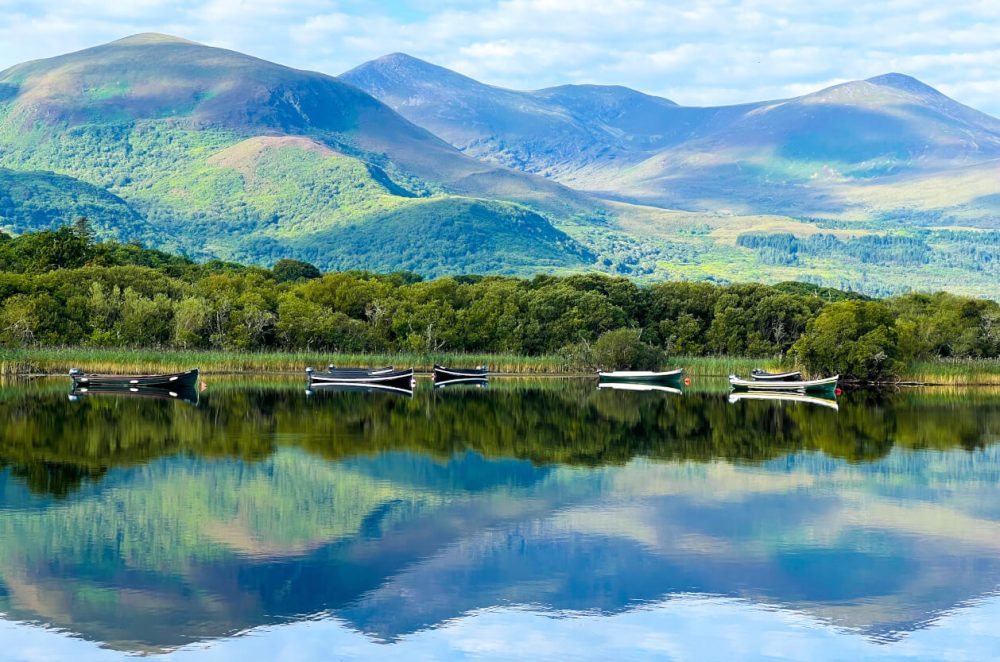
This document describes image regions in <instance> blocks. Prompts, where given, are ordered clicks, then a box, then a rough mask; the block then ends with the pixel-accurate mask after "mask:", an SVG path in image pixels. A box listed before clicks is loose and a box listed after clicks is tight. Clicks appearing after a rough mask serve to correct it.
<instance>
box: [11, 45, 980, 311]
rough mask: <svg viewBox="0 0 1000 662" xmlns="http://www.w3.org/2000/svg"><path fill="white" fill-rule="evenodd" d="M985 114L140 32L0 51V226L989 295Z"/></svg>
mask: <svg viewBox="0 0 1000 662" xmlns="http://www.w3.org/2000/svg"><path fill="white" fill-rule="evenodd" d="M373 95H374V96H373ZM376 97H378V99H377V98H376ZM379 99H381V100H379ZM418 125H419V126H418ZM998 125H1000V121H998V120H996V119H994V118H992V117H989V116H987V115H983V114H982V113H978V112H977V111H975V110H972V109H970V108H967V107H965V106H962V105H961V104H958V103H956V102H954V101H952V100H951V99H948V98H947V97H946V96H944V95H942V94H940V93H939V92H936V91H935V90H933V89H932V88H929V87H927V86H926V85H924V84H922V83H920V82H919V81H916V80H914V79H912V78H908V77H906V76H901V75H898V74H890V75H887V76H882V77H878V78H873V79H870V80H867V81H857V82H853V83H846V84H844V85H840V86H836V87H833V88H829V89H827V90H823V91H820V92H817V93H815V94H810V95H805V96H802V97H798V98H795V99H788V100H782V101H774V102H761V103H752V104H746V105H741V106H726V107H718V108H691V107H685V106H681V105H678V104H676V103H674V102H672V101H670V100H667V99H663V98H659V97H655V96H650V95H646V94H643V93H641V92H637V91H634V90H630V89H628V88H624V87H618V86H598V85H564V86H559V87H553V88H548V89H542V90H535V91H529V92H521V91H514V90H505V89H502V88H498V87H493V86H489V85H484V84H482V83H479V82H477V81H475V80H472V79H470V78H467V77H465V76H461V75H460V74H457V73H455V72H451V71H448V70H447V69H444V68H441V67H436V66H434V65H431V64H428V63H426V62H422V61H420V60H417V59H415V58H411V57H408V56H405V55H399V54H396V55H391V56H386V57H384V58H381V59H379V60H376V61H374V62H370V63H367V64H365V65H362V66H360V67H358V68H357V69H354V70H352V71H350V72H348V73H347V74H345V75H344V77H343V78H339V79H338V78H334V77H332V76H328V75H325V74H321V73H316V72H309V71H301V70H297V69H292V68H289V67H285V66H282V65H279V64H275V63H272V62H267V61H264V60H261V59H258V58H254V57H251V56H249V55H244V54H241V53H236V52H233V51H229V50H224V49H219V48H212V47H208V46H204V45H201V44H197V43H194V42H190V41H186V40H184V39H179V38H176V37H169V36H165V35H156V34H142V35H135V36H132V37H128V38H125V39H122V40H119V41H115V42H111V43H109V44H105V45H103V46H97V47H94V48H89V49H86V50H83V51H79V52H76V53H70V54H67V55H61V56H58V57H53V58H49V59H44V60H38V61H34V62H26V63H23V64H19V65H16V66H14V67H11V68H9V69H7V70H5V71H2V72H0V230H2V231H4V232H8V233H15V234H16V233H20V232H25V231H30V230H37V229H40V228H46V227H53V226H55V225H58V224H60V223H63V222H68V221H70V220H72V219H73V218H74V217H75V216H80V215H85V216H88V217H91V221H92V222H93V227H94V228H95V231H96V232H97V234H98V236H99V237H101V238H115V239H119V240H122V241H133V240H135V241H139V242H141V243H143V244H145V245H147V246H151V247H156V248H160V249H164V250H168V251H173V252H183V253H185V254H187V255H188V256H190V257H193V258H198V259H208V258H213V257H218V258H223V259H230V260H239V261H243V262H250V263H255V264H264V265H269V264H272V263H273V262H274V261H276V260H277V259H279V258H283V257H292V258H299V259H304V260H309V261H311V262H313V263H315V264H316V265H317V266H318V267H320V268H322V269H353V268H368V269H377V270H380V271H394V270H398V269H407V270H412V271H414V272H417V273H420V274H423V275H427V276H438V275H444V274H459V273H508V274H518V275H530V274H534V273H537V272H539V271H545V272H562V271H587V270H600V271H604V272H609V273H615V274H623V275H628V276H631V277H635V278H641V279H646V280H663V279H668V278H669V279H677V278H685V279H710V280H714V281H719V282H734V281H750V280H755V281H765V282H780V281H784V280H805V281H808V282H811V283H815V284H817V285H822V286H832V287H837V288H841V289H854V290H858V291H862V292H865V293H868V294H876V295H884V294H892V293H896V292H899V291H905V290H908V289H910V288H914V287H916V288H922V289H948V290H950V291H953V292H956V293H960V294H969V295H986V296H1000V295H998V294H997V288H996V283H997V280H998V279H1000V232H989V231H990V230H997V229H1000V189H998V186H997V183H996V182H997V181H1000V126H998ZM963 228H964V229H963ZM984 230H985V231H987V232H983V231H984ZM814 235H821V236H819V237H817V238H816V239H815V240H812V239H810V238H811V237H813V236H814ZM807 240H808V241H807Z"/></svg>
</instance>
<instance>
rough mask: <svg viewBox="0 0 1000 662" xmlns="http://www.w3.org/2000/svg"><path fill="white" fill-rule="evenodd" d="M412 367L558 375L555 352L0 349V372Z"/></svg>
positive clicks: (560, 366)
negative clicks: (479, 367) (471, 367)
mask: <svg viewBox="0 0 1000 662" xmlns="http://www.w3.org/2000/svg"><path fill="white" fill-rule="evenodd" d="M330 363H332V364H334V365H339V366H365V367H376V366H384V365H395V366H398V367H410V366H413V367H414V368H416V369H417V370H425V371H429V370H430V369H431V368H432V367H433V366H434V364H435V363H441V364H445V365H448V364H450V365H461V366H468V365H487V366H489V367H490V370H492V371H494V372H500V373H505V372H509V373H519V374H521V373H523V374H563V373H566V372H567V367H566V365H565V361H564V360H563V359H561V358H560V357H557V356H518V355H515V354H457V353H453V354H449V353H440V354H411V353H375V354H336V353H320V352H226V351H210V350H174V349H170V350H155V349H99V348H80V347H55V348H37V349H13V350H2V351H0V374H8V375H9V374H63V373H66V372H67V371H69V369H70V368H79V369H81V370H84V371H87V372H108V373H144V372H175V371H180V370H188V369H190V368H195V367H197V368H200V369H201V370H202V371H203V372H206V373H232V372H296V373H297V372H301V371H303V370H304V369H305V368H306V366H312V367H314V368H324V367H326V366H327V365H328V364H330Z"/></svg>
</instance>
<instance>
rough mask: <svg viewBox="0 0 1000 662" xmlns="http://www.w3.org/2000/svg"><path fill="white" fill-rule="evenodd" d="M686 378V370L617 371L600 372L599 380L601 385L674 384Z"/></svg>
mask: <svg viewBox="0 0 1000 662" xmlns="http://www.w3.org/2000/svg"><path fill="white" fill-rule="evenodd" d="M683 377H684V368H677V369H676V370H668V371H666V372H652V371H649V370H615V371H613V372H598V373H597V380H598V382H599V383H601V384H674V383H676V382H679V381H680V380H681V379H683Z"/></svg>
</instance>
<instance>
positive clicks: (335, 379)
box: [306, 368, 416, 391]
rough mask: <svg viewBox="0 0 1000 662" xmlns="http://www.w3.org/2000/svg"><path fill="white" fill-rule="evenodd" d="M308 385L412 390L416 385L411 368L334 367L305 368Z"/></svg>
mask: <svg viewBox="0 0 1000 662" xmlns="http://www.w3.org/2000/svg"><path fill="white" fill-rule="evenodd" d="M306 375H307V376H308V378H309V387H310V388H312V387H313V386H314V385H317V386H318V385H322V384H341V385H353V386H361V387H367V386H385V387H390V388H398V389H404V390H407V391H409V390H412V389H413V387H414V386H416V380H415V379H414V378H413V368H407V369H405V370H393V369H391V368H388V369H383V368H379V369H377V370H367V369H364V368H334V369H333V370H332V371H329V370H328V371H327V372H316V371H315V370H313V369H312V368H306Z"/></svg>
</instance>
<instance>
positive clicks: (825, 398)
mask: <svg viewBox="0 0 1000 662" xmlns="http://www.w3.org/2000/svg"><path fill="white" fill-rule="evenodd" d="M742 400H779V401H782V402H805V403H808V404H812V405H820V406H823V407H829V408H830V409H833V410H834V411H838V410H840V405H838V404H837V399H836V398H835V397H834V396H833V395H823V394H819V395H807V394H805V393H796V392H794V391H744V392H742V393H740V392H734V393H730V394H729V402H730V403H737V402H740V401H742Z"/></svg>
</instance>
